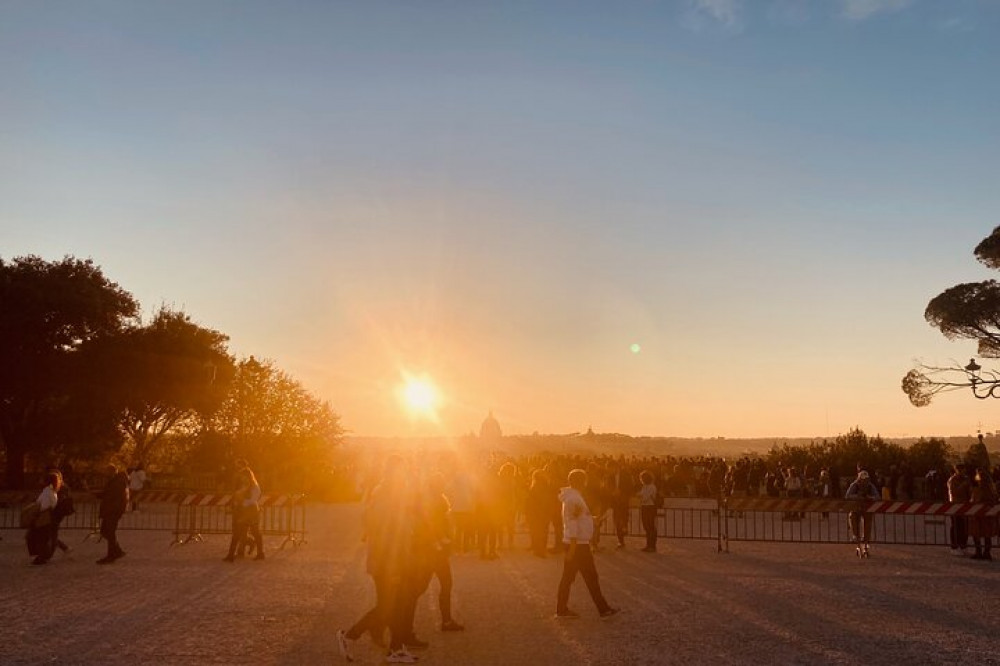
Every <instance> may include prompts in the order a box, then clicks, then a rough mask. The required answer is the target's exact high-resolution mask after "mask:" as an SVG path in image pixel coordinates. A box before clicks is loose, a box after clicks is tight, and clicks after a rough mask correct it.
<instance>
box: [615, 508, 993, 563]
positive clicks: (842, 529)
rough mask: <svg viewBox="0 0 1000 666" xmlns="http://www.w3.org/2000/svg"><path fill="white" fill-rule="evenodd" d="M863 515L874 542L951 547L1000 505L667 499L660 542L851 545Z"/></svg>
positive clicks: (725, 548)
mask: <svg viewBox="0 0 1000 666" xmlns="http://www.w3.org/2000/svg"><path fill="white" fill-rule="evenodd" d="M856 510H860V511H862V512H863V513H865V514H867V515H869V516H870V517H871V519H872V526H873V528H872V543H882V544H891V545H908V546H947V545H949V544H950V536H949V529H950V527H951V525H952V522H953V521H954V520H960V521H962V520H964V521H969V520H980V519H981V520H993V521H996V520H1000V505H997V504H973V503H963V502H956V503H952V502H920V501H914V502H893V501H883V500H878V501H864V502H859V501H852V500H810V499H772V498H745V499H744V498H726V499H723V500H722V501H721V502H720V501H718V500H715V499H683V498H668V499H666V500H665V501H664V503H663V506H662V507H661V508H659V509H658V510H657V517H656V527H657V536H658V538H668V539H705V540H709V539H711V540H715V541H716V543H717V550H718V551H719V552H729V542H730V541H761V542H775V543H829V544H846V543H851V540H852V535H851V532H850V526H849V522H848V515H849V514H850V512H852V511H856ZM599 529H600V531H601V534H602V535H614V522H613V519H612V515H611V512H610V511H609V512H607V513H606V514H605V515H604V516H602V518H601V521H600V525H599ZM628 533H629V534H630V535H633V536H638V535H642V534H643V530H642V525H641V520H640V513H639V509H638V507H631V509H630V512H629V525H628Z"/></svg>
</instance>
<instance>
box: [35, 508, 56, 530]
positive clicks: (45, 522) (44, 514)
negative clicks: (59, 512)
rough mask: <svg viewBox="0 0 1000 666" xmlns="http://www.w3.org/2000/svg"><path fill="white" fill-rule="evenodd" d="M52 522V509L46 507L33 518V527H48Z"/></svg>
mask: <svg viewBox="0 0 1000 666" xmlns="http://www.w3.org/2000/svg"><path fill="white" fill-rule="evenodd" d="M51 524H52V509H46V510H45V511H41V512H39V514H38V517H37V518H35V527H48V526H49V525H51Z"/></svg>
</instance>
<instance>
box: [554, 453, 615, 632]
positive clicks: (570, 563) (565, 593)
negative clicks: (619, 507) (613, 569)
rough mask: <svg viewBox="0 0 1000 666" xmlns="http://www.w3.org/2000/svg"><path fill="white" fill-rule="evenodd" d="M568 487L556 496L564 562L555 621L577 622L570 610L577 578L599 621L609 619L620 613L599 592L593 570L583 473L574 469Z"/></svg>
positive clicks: (591, 520) (591, 521)
mask: <svg viewBox="0 0 1000 666" xmlns="http://www.w3.org/2000/svg"><path fill="white" fill-rule="evenodd" d="M567 481H568V483H569V486H567V487H566V488H563V489H562V490H561V491H560V493H559V500H560V502H561V503H562V524H563V546H564V548H565V556H564V558H563V570H562V577H561V578H560V579H559V588H558V591H557V593H556V617H561V618H576V617H580V614H579V613H577V612H576V611H574V610H571V609H570V607H569V590H570V587H571V586H572V585H573V581H575V580H576V574H577V573H580V574H581V575H582V576H583V581H584V583H586V585H587V591H588V592H590V598H591V599H592V600H593V601H594V605H595V606H597V612H598V613H599V614H600V616H601V617H610V616H611V615H614V614H615V613H617V612H618V610H619V609H617V608H614V607H612V606H611V605H610V604H609V603H608V602H607V600H606V599H605V598H604V594H603V593H602V592H601V583H600V580H599V578H598V575H597V567H596V566H594V554H593V552H592V551H591V541H592V540H593V537H594V518H593V515H592V514H591V512H590V508H589V507H588V506H587V502H586V501H584V499H583V494H582V491H583V489H584V488H586V487H587V473H586V472H585V471H584V470H582V469H574V470H573V471H572V472H570V473H569V476H568V477H567Z"/></svg>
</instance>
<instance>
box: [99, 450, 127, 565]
mask: <svg viewBox="0 0 1000 666" xmlns="http://www.w3.org/2000/svg"><path fill="white" fill-rule="evenodd" d="M108 475H109V478H108V483H107V485H106V486H105V487H104V494H103V495H102V496H101V508H100V514H101V537H103V538H104V540H105V541H107V542H108V554H107V555H106V556H105V557H102V558H101V559H99V560H97V563H98V564H111V563H112V562H114V561H115V560H117V559H120V558H122V557H124V556H125V551H124V550H122V548H121V546H120V545H118V521H120V520H121V518H122V515H124V513H125V509H126V508H127V507H128V476H127V475H126V474H125V472H123V471H121V470H120V469H118V467H117V466H115V465H108Z"/></svg>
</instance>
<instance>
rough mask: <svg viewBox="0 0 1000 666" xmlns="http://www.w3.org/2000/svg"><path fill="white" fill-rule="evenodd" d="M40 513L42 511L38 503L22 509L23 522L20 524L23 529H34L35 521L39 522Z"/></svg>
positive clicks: (27, 505)
mask: <svg viewBox="0 0 1000 666" xmlns="http://www.w3.org/2000/svg"><path fill="white" fill-rule="evenodd" d="M39 513H41V510H40V508H39V506H38V502H31V503H29V504H25V505H24V506H23V507H21V522H20V525H21V527H24V528H32V527H34V526H35V521H37V520H38V514H39Z"/></svg>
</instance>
